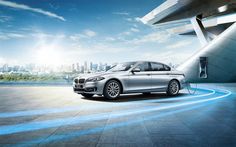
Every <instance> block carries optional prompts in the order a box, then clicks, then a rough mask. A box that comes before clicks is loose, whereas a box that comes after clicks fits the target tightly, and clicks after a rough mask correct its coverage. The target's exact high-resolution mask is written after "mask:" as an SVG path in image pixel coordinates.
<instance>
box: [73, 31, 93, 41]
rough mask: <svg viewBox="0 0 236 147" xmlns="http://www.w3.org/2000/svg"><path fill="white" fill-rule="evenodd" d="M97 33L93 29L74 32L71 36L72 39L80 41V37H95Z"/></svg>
mask: <svg viewBox="0 0 236 147" xmlns="http://www.w3.org/2000/svg"><path fill="white" fill-rule="evenodd" d="M96 35H97V33H96V32H94V31H92V30H89V29H87V30H84V31H83V33H81V34H73V35H71V36H70V39H71V40H73V41H79V40H80V39H83V38H92V37H95V36H96Z"/></svg>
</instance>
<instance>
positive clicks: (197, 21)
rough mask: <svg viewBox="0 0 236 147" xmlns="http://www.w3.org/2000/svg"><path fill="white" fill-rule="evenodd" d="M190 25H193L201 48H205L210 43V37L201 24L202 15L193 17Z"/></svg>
mask: <svg viewBox="0 0 236 147" xmlns="http://www.w3.org/2000/svg"><path fill="white" fill-rule="evenodd" d="M191 23H192V25H193V28H194V30H195V32H196V34H197V37H198V39H199V40H200V43H201V44H202V46H205V45H207V44H208V42H210V41H211V39H210V37H209V36H208V34H207V32H206V30H205V28H204V26H203V24H202V15H198V16H195V17H193V18H192V19H191Z"/></svg>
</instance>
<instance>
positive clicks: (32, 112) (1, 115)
mask: <svg viewBox="0 0 236 147" xmlns="http://www.w3.org/2000/svg"><path fill="white" fill-rule="evenodd" d="M197 90H199V91H200V90H202V91H211V92H210V93H206V94H201V95H194V96H186V97H181V98H165V99H157V100H140V101H139V102H124V103H122V104H115V103H113V104H112V105H109V106H106V108H110V107H113V105H119V106H127V105H129V104H131V103H132V104H136V103H143V102H164V101H170V100H172V101H177V100H184V99H193V98H197V97H204V96H209V95H213V94H215V91H214V90H211V89H201V88H198V89H197ZM100 107H101V108H103V109H104V106H99V105H98V106H96V107H94V106H90V107H88V106H87V107H86V108H89V109H94V108H96V109H98V108H100ZM82 108H83V107H82ZM82 108H81V107H78V106H76V107H64V108H54V109H53V108H52V109H44V110H30V111H18V112H4V113H0V118H8V117H19V116H32V115H42V114H49V113H61V112H70V111H75V110H77V111H78V110H81V109H82Z"/></svg>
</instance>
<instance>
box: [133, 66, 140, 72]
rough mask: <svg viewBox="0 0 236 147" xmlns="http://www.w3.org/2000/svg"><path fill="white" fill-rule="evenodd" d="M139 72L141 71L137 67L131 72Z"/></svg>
mask: <svg viewBox="0 0 236 147" xmlns="http://www.w3.org/2000/svg"><path fill="white" fill-rule="evenodd" d="M140 71H141V69H140V68H138V67H136V68H134V69H133V70H132V72H140Z"/></svg>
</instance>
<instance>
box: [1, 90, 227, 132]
mask: <svg viewBox="0 0 236 147" xmlns="http://www.w3.org/2000/svg"><path fill="white" fill-rule="evenodd" d="M227 92H228V93H227V94H226V95H222V96H218V97H214V98H208V99H204V100H198V101H193V102H185V103H180V104H175V105H170V106H164V107H156V106H155V107H154V106H153V107H154V108H147V109H146V108H145V109H144V108H142V109H141V110H136V111H134V110H131V111H128V112H127V111H122V112H119V113H114V114H109V113H108V114H107V113H105V114H98V115H90V116H85V117H79V118H78V117H74V118H73V117H71V118H66V119H65V118H64V119H57V120H48V121H41V122H30V123H24V124H18V125H11V126H2V127H0V130H1V132H0V135H6V134H11V133H18V132H25V131H33V130H40V129H45V128H50V127H58V126H65V125H72V124H80V123H85V122H87V121H95V120H102V119H107V118H108V116H110V117H112V118H116V117H121V116H127V115H132V114H140V113H145V112H152V111H157V110H166V109H172V108H176V107H181V106H188V105H193V104H198V103H203V102H207V101H212V100H216V99H219V98H224V97H227V96H229V95H231V92H230V91H227ZM138 109H140V108H138Z"/></svg>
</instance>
